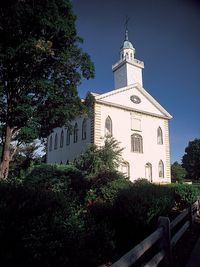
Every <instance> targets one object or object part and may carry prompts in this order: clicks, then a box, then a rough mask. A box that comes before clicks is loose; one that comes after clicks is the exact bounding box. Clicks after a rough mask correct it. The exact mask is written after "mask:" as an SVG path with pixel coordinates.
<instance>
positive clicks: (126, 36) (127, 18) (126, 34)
mask: <svg viewBox="0 0 200 267" xmlns="http://www.w3.org/2000/svg"><path fill="white" fill-rule="evenodd" d="M128 22H129V17H128V16H126V21H125V24H124V25H125V41H128Z"/></svg>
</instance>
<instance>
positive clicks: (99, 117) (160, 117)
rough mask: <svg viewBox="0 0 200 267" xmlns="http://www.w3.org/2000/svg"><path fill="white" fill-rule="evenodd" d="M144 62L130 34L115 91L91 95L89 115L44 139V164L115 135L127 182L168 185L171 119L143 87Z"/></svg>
mask: <svg viewBox="0 0 200 267" xmlns="http://www.w3.org/2000/svg"><path fill="white" fill-rule="evenodd" d="M143 68H144V63H143V62H142V61H139V60H137V59H135V48H134V47H133V45H132V43H131V42H130V41H129V39H128V31H127V30H126V33H125V40H124V42H123V45H122V47H121V49H120V59H119V61H118V62H117V63H116V64H114V65H113V66H112V70H113V74H114V82H115V89H114V90H112V91H110V92H107V93H103V94H95V93H93V96H94V98H95V103H94V107H93V112H92V115H91V116H87V115H82V116H80V117H78V118H76V119H75V120H74V121H72V122H71V126H70V127H62V128H56V129H54V131H53V132H52V134H51V135H50V136H49V137H48V145H47V146H48V147H47V163H63V164H66V163H67V162H70V161H73V160H75V159H77V158H78V157H79V156H80V154H81V153H82V152H84V150H85V149H86V147H87V146H88V145H89V144H91V143H94V144H96V145H98V146H102V145H103V144H104V140H105V138H106V136H107V135H109V136H113V137H114V138H115V139H116V140H117V141H119V142H120V146H121V147H122V148H124V150H123V152H122V156H123V160H122V162H121V163H120V171H122V172H124V173H125V174H126V175H127V176H129V177H130V180H131V181H134V180H136V179H138V178H146V179H148V180H149V181H150V182H155V183H169V182H171V174H170V142H169V120H170V119H171V118H172V116H171V115H170V114H169V113H168V112H167V111H166V110H165V109H164V108H163V107H162V106H161V105H160V104H159V103H158V102H157V101H156V100H155V99H154V98H153V97H152V96H151V95H150V94H149V93H148V92H147V91H146V90H145V89H144V88H143V81H142V69H143Z"/></svg>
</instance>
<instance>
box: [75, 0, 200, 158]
mask: <svg viewBox="0 0 200 267" xmlns="http://www.w3.org/2000/svg"><path fill="white" fill-rule="evenodd" d="M72 3H73V7H74V12H75V14H76V15H77V22H76V25H77V31H78V35H79V36H81V37H83V39H84V43H83V45H82V47H83V50H84V51H86V52H88V54H89V55H90V56H91V59H92V61H93V62H94V64H95V72H96V75H95V78H94V79H93V80H89V81H87V80H85V81H83V82H82V84H81V85H80V87H79V94H80V96H81V97H85V94H86V92H88V91H93V92H97V93H104V92H107V91H109V90H112V89H114V79H113V74H112V69H111V66H112V64H114V63H116V62H117V61H118V60H119V49H120V46H121V44H122V42H123V40H124V22H125V17H126V16H128V17H129V18H130V20H129V25H128V30H129V40H130V41H131V42H132V44H133V46H134V47H135V49H136V55H135V57H136V58H137V59H139V60H143V61H144V64H145V68H144V70H143V83H144V84H143V85H144V88H145V89H146V90H147V91H148V92H149V93H150V94H151V95H152V96H153V97H154V98H155V99H156V100H157V101H158V102H159V103H160V104H161V105H162V106H163V107H164V108H165V109H166V110H167V111H168V112H169V113H170V114H171V115H172V116H173V119H172V120H171V121H170V141H171V162H174V161H176V160H177V161H179V162H181V158H182V156H183V155H184V151H185V147H186V146H187V145H188V142H189V141H191V140H194V139H195V138H200V119H199V117H200V15H199V14H200V3H199V0H124V1H119V0H72Z"/></svg>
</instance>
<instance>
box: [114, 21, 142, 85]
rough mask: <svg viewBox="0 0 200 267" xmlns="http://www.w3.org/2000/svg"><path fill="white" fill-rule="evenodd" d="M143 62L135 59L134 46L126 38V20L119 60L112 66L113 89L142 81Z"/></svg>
mask: <svg viewBox="0 0 200 267" xmlns="http://www.w3.org/2000/svg"><path fill="white" fill-rule="evenodd" d="M143 68H144V63H143V62H142V61H139V60H137V59H135V48H134V47H133V45H132V43H131V42H130V41H129V39H128V29H127V22H126V29H125V38H124V42H123V44H122V46H121V48H120V60H119V61H118V62H117V63H116V64H114V65H113V66H112V71H113V73H114V81H115V89H117V88H121V87H125V86H128V85H131V84H133V83H140V84H141V85H143V82H142V69H143Z"/></svg>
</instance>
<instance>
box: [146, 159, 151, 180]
mask: <svg viewBox="0 0 200 267" xmlns="http://www.w3.org/2000/svg"><path fill="white" fill-rule="evenodd" d="M145 178H146V179H147V180H148V181H150V182H152V165H151V163H149V162H148V163H147V164H146V165H145Z"/></svg>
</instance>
